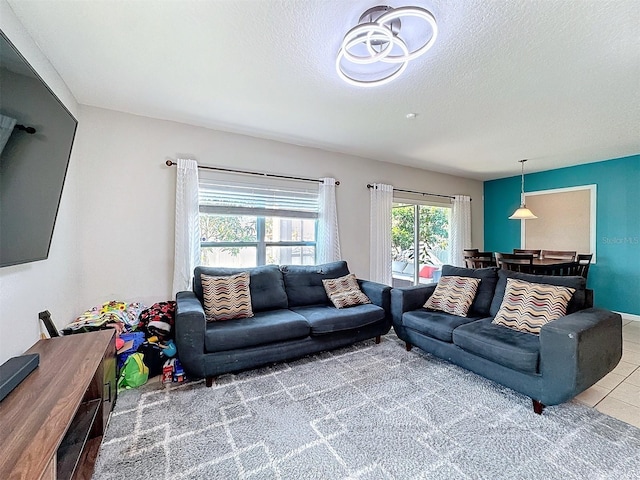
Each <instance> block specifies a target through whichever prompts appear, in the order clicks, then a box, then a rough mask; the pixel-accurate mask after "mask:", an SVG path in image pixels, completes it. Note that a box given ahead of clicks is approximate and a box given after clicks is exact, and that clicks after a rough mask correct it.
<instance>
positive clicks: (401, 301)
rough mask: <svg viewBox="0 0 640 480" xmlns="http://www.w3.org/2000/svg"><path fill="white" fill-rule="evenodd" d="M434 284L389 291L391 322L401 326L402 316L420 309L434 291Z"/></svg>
mask: <svg viewBox="0 0 640 480" xmlns="http://www.w3.org/2000/svg"><path fill="white" fill-rule="evenodd" d="M436 286H437V284H436V283H429V284H422V285H415V286H413V287H403V288H394V289H392V290H391V316H392V318H393V322H394V323H397V324H399V325H400V324H402V314H403V313H404V312H409V311H411V310H417V309H418V308H421V307H422V306H423V305H424V303H425V302H426V301H427V299H428V298H429V297H430V296H431V295H432V294H433V292H434V291H435V289H436Z"/></svg>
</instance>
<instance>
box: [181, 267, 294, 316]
mask: <svg viewBox="0 0 640 480" xmlns="http://www.w3.org/2000/svg"><path fill="white" fill-rule="evenodd" d="M242 272H249V277H250V281H249V282H250V283H249V291H250V292H251V308H252V309H253V312H254V313H256V312H260V311H262V310H272V309H276V308H287V294H286V292H285V290H284V281H283V279H282V273H281V272H280V269H279V268H278V266H277V265H264V266H262V267H253V268H221V267H196V268H195V270H194V278H193V291H194V293H195V294H196V296H197V297H198V299H199V300H200V301H201V302H202V300H203V297H202V280H201V278H200V275H201V274H205V275H211V276H214V277H219V276H223V275H235V274H236V273H242Z"/></svg>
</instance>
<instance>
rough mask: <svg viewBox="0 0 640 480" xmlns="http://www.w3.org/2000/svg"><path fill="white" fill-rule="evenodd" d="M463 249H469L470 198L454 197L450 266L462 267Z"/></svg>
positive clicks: (465, 196)
mask: <svg viewBox="0 0 640 480" xmlns="http://www.w3.org/2000/svg"><path fill="white" fill-rule="evenodd" d="M465 248H471V197H468V196H467V195H454V197H453V212H452V218H451V264H452V265H456V266H458V267H464V252H463V250H464V249H465Z"/></svg>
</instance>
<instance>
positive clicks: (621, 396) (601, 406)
mask: <svg viewBox="0 0 640 480" xmlns="http://www.w3.org/2000/svg"><path fill="white" fill-rule="evenodd" d="M622 323H623V327H622V359H621V360H620V363H619V364H618V366H617V367H616V368H615V369H614V370H613V371H612V372H611V373H609V375H607V376H606V377H604V378H603V379H602V380H600V381H599V382H598V383H596V384H595V385H594V386H593V387H591V388H589V389H588V390H585V391H584V392H582V393H581V394H580V395H578V396H577V397H576V398H575V399H574V401H578V402H580V403H582V404H584V405H588V406H589V407H595V409H596V410H599V411H601V412H602V413H606V414H607V415H610V416H612V417H615V418H617V419H619V420H622V421H623V422H627V423H629V424H631V425H635V426H636V427H639V428H640V322H638V321H632V320H628V319H623V321H622Z"/></svg>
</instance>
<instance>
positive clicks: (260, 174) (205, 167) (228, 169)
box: [165, 160, 340, 185]
mask: <svg viewBox="0 0 640 480" xmlns="http://www.w3.org/2000/svg"><path fill="white" fill-rule="evenodd" d="M165 163H166V165H167V167H172V166H174V165H178V164H177V163H175V162H174V161H172V160H167V161H166V162H165ZM198 168H202V169H203V170H215V171H217V172H227V173H241V174H243V175H256V176H258V177H269V178H284V179H286V180H300V181H301V182H316V183H323V182H322V180H320V179H317V178H304V177H291V176H289V175H276V174H275V173H260V172H250V171H248V170H233V169H231V168H222V167H208V166H206V165H198ZM336 185H340V182H339V181H337V180H336Z"/></svg>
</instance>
